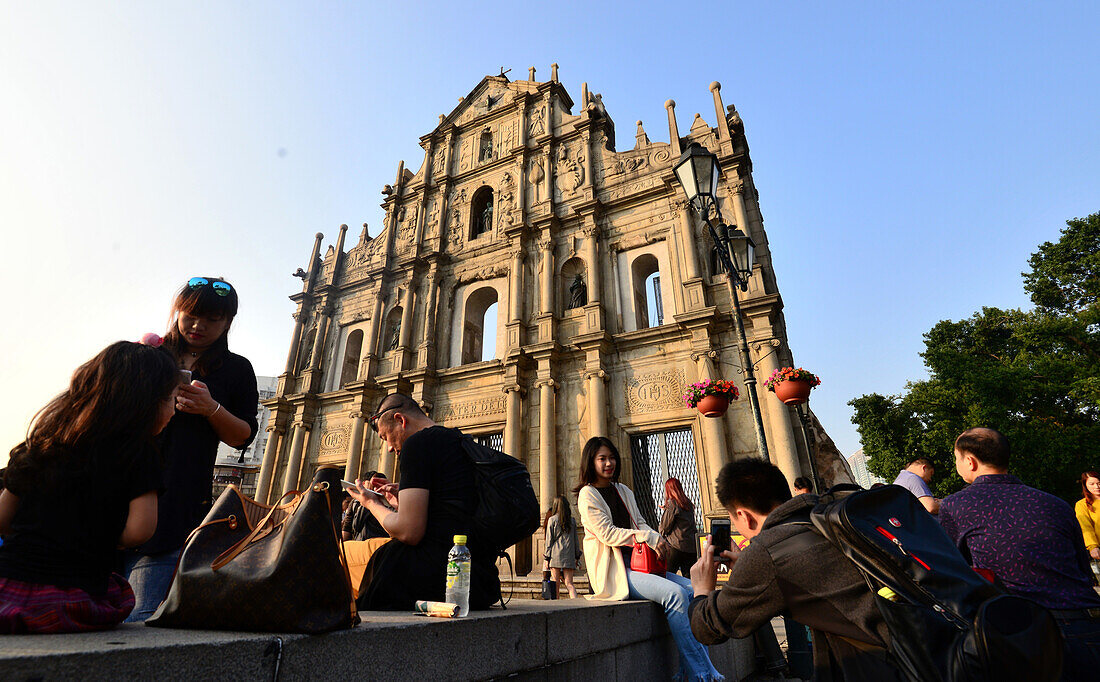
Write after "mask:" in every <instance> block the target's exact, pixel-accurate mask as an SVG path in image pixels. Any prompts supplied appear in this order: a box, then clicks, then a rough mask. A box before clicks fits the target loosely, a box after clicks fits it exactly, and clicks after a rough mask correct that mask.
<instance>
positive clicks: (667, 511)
mask: <svg viewBox="0 0 1100 682" xmlns="http://www.w3.org/2000/svg"><path fill="white" fill-rule="evenodd" d="M661 509H662V510H663V511H662V513H661V522H660V523H658V524H657V530H658V532H660V533H661V537H663V538H664V539H665V540H666V541H667V542H668V545H669V548H670V551H669V555H668V571H669V573H676V572H677V571H679V573H680V575H682V576H684V577H685V578H688V579H689V580H690V579H691V574H690V573H689V571H691V565H692V564H694V563H695V531H696V526H695V505H694V504H692V503H691V500H690V499H688V496H687V495H686V494H685V493H684V487H683V486H682V485H680V479H678V478H675V477H672V478H669V479H668V480H667V481H665V504H664V506H663V507H661Z"/></svg>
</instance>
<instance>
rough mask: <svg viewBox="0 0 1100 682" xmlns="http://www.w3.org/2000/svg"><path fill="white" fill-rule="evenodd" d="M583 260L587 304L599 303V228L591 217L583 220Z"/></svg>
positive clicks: (600, 288) (600, 286)
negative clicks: (586, 280) (586, 271)
mask: <svg viewBox="0 0 1100 682" xmlns="http://www.w3.org/2000/svg"><path fill="white" fill-rule="evenodd" d="M584 235H585V239H584V259H585V260H586V261H588V302H589V303H599V302H600V300H602V295H601V291H602V286H603V283H602V282H601V279H602V277H601V274H600V273H601V272H602V271H603V270H602V268H600V260H599V258H600V228H599V227H597V226H596V220H595V218H594V217H593V216H587V217H586V218H585V227H584Z"/></svg>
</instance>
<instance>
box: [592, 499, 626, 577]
mask: <svg viewBox="0 0 1100 682" xmlns="http://www.w3.org/2000/svg"><path fill="white" fill-rule="evenodd" d="M592 487H593V488H595V487H596V486H592ZM596 490H597V491H599V493H600V497H602V498H603V501H604V502H606V503H607V506H608V507H611V521H612V523H614V524H615V526H616V527H618V528H633V527H634V522H633V521H631V519H630V511H629V510H628V509H627V508H626V503H625V502H623V498H622V495H620V494H619V491H618V490H617V489H616V488H615V486H614V485H609V486H607V487H606V488H596ZM633 551H634V547H633V546H630V547H626V546H623V547H620V548H619V552H621V553H622V555H623V560H624V561H626V565H627V566H628V567H629V566H630V555H631V553H632V552H633Z"/></svg>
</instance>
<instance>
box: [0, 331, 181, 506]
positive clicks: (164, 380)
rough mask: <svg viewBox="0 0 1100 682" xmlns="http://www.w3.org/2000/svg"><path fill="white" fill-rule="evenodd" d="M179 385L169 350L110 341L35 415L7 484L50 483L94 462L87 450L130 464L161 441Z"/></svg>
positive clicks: (14, 486) (25, 486)
mask: <svg viewBox="0 0 1100 682" xmlns="http://www.w3.org/2000/svg"><path fill="white" fill-rule="evenodd" d="M179 383H180V374H179V371H178V369H177V368H176V363H175V362H173V361H172V357H171V356H170V355H169V354H168V353H167V352H165V351H163V350H161V349H159V348H153V347H152V346H144V345H142V344H140V343H131V342H130V341H117V342H115V343H113V344H111V345H110V346H107V347H106V348H104V349H103V350H102V351H100V352H99V353H98V354H97V355H96V356H95V357H94V358H92V359H91V360H89V361H88V362H85V363H84V364H83V365H81V366H80V367H79V368H77V370H76V371H75V372H74V373H73V378H72V381H70V382H69V388H68V389H66V390H65V391H64V392H63V393H61V394H60V395H58V396H57V397H56V398H54V399H53V400H51V401H50V402H49V403H48V404H47V405H46V406H45V407H43V408H42V409H41V410H39V412H38V414H36V415H35V417H34V419H33V420H32V421H31V425H30V427H29V428H28V429H27V438H26V440H24V441H23V442H22V443H20V444H19V445H17V446H15V447H14V448H13V449H12V451H11V459H10V460H9V462H8V470H7V474H6V483H7V484H8V486H9V487H11V488H12V489H13V491H14V490H16V489H18V490H26V489H28V488H30V487H31V486H36V487H46V486H49V485H50V482H51V481H55V480H57V477H58V476H61V475H71V474H74V473H76V470H78V469H84V468H86V467H87V466H90V465H91V463H90V462H88V461H85V460H86V458H85V457H83V455H85V454H87V453H99V452H103V454H105V455H107V456H109V458H110V460H111V462H112V463H118V464H123V463H125V462H127V461H128V458H130V457H132V456H134V455H135V454H137V453H138V452H139V451H141V450H142V449H143V448H145V447H147V446H151V445H152V444H153V438H154V436H155V435H156V434H155V430H156V425H157V416H158V411H159V410H160V407H161V404H162V403H163V402H164V401H165V400H167V399H168V397H169V396H171V395H172V391H173V390H174V389H175V388H176V386H178V385H179ZM102 464H103V462H100V465H102Z"/></svg>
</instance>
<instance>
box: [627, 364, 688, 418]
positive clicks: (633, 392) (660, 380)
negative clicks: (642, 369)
mask: <svg viewBox="0 0 1100 682" xmlns="http://www.w3.org/2000/svg"><path fill="white" fill-rule="evenodd" d="M683 393H684V373H683V372H682V371H681V370H678V369H670V370H665V371H662V372H650V373H648V374H638V375H635V376H634V377H633V378H631V379H628V380H627V382H626V411H627V412H628V413H630V414H641V413H644V412H656V411H658V410H669V409H676V408H680V407H683V406H684V401H683V399H682V397H681V396H682V395H683Z"/></svg>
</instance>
